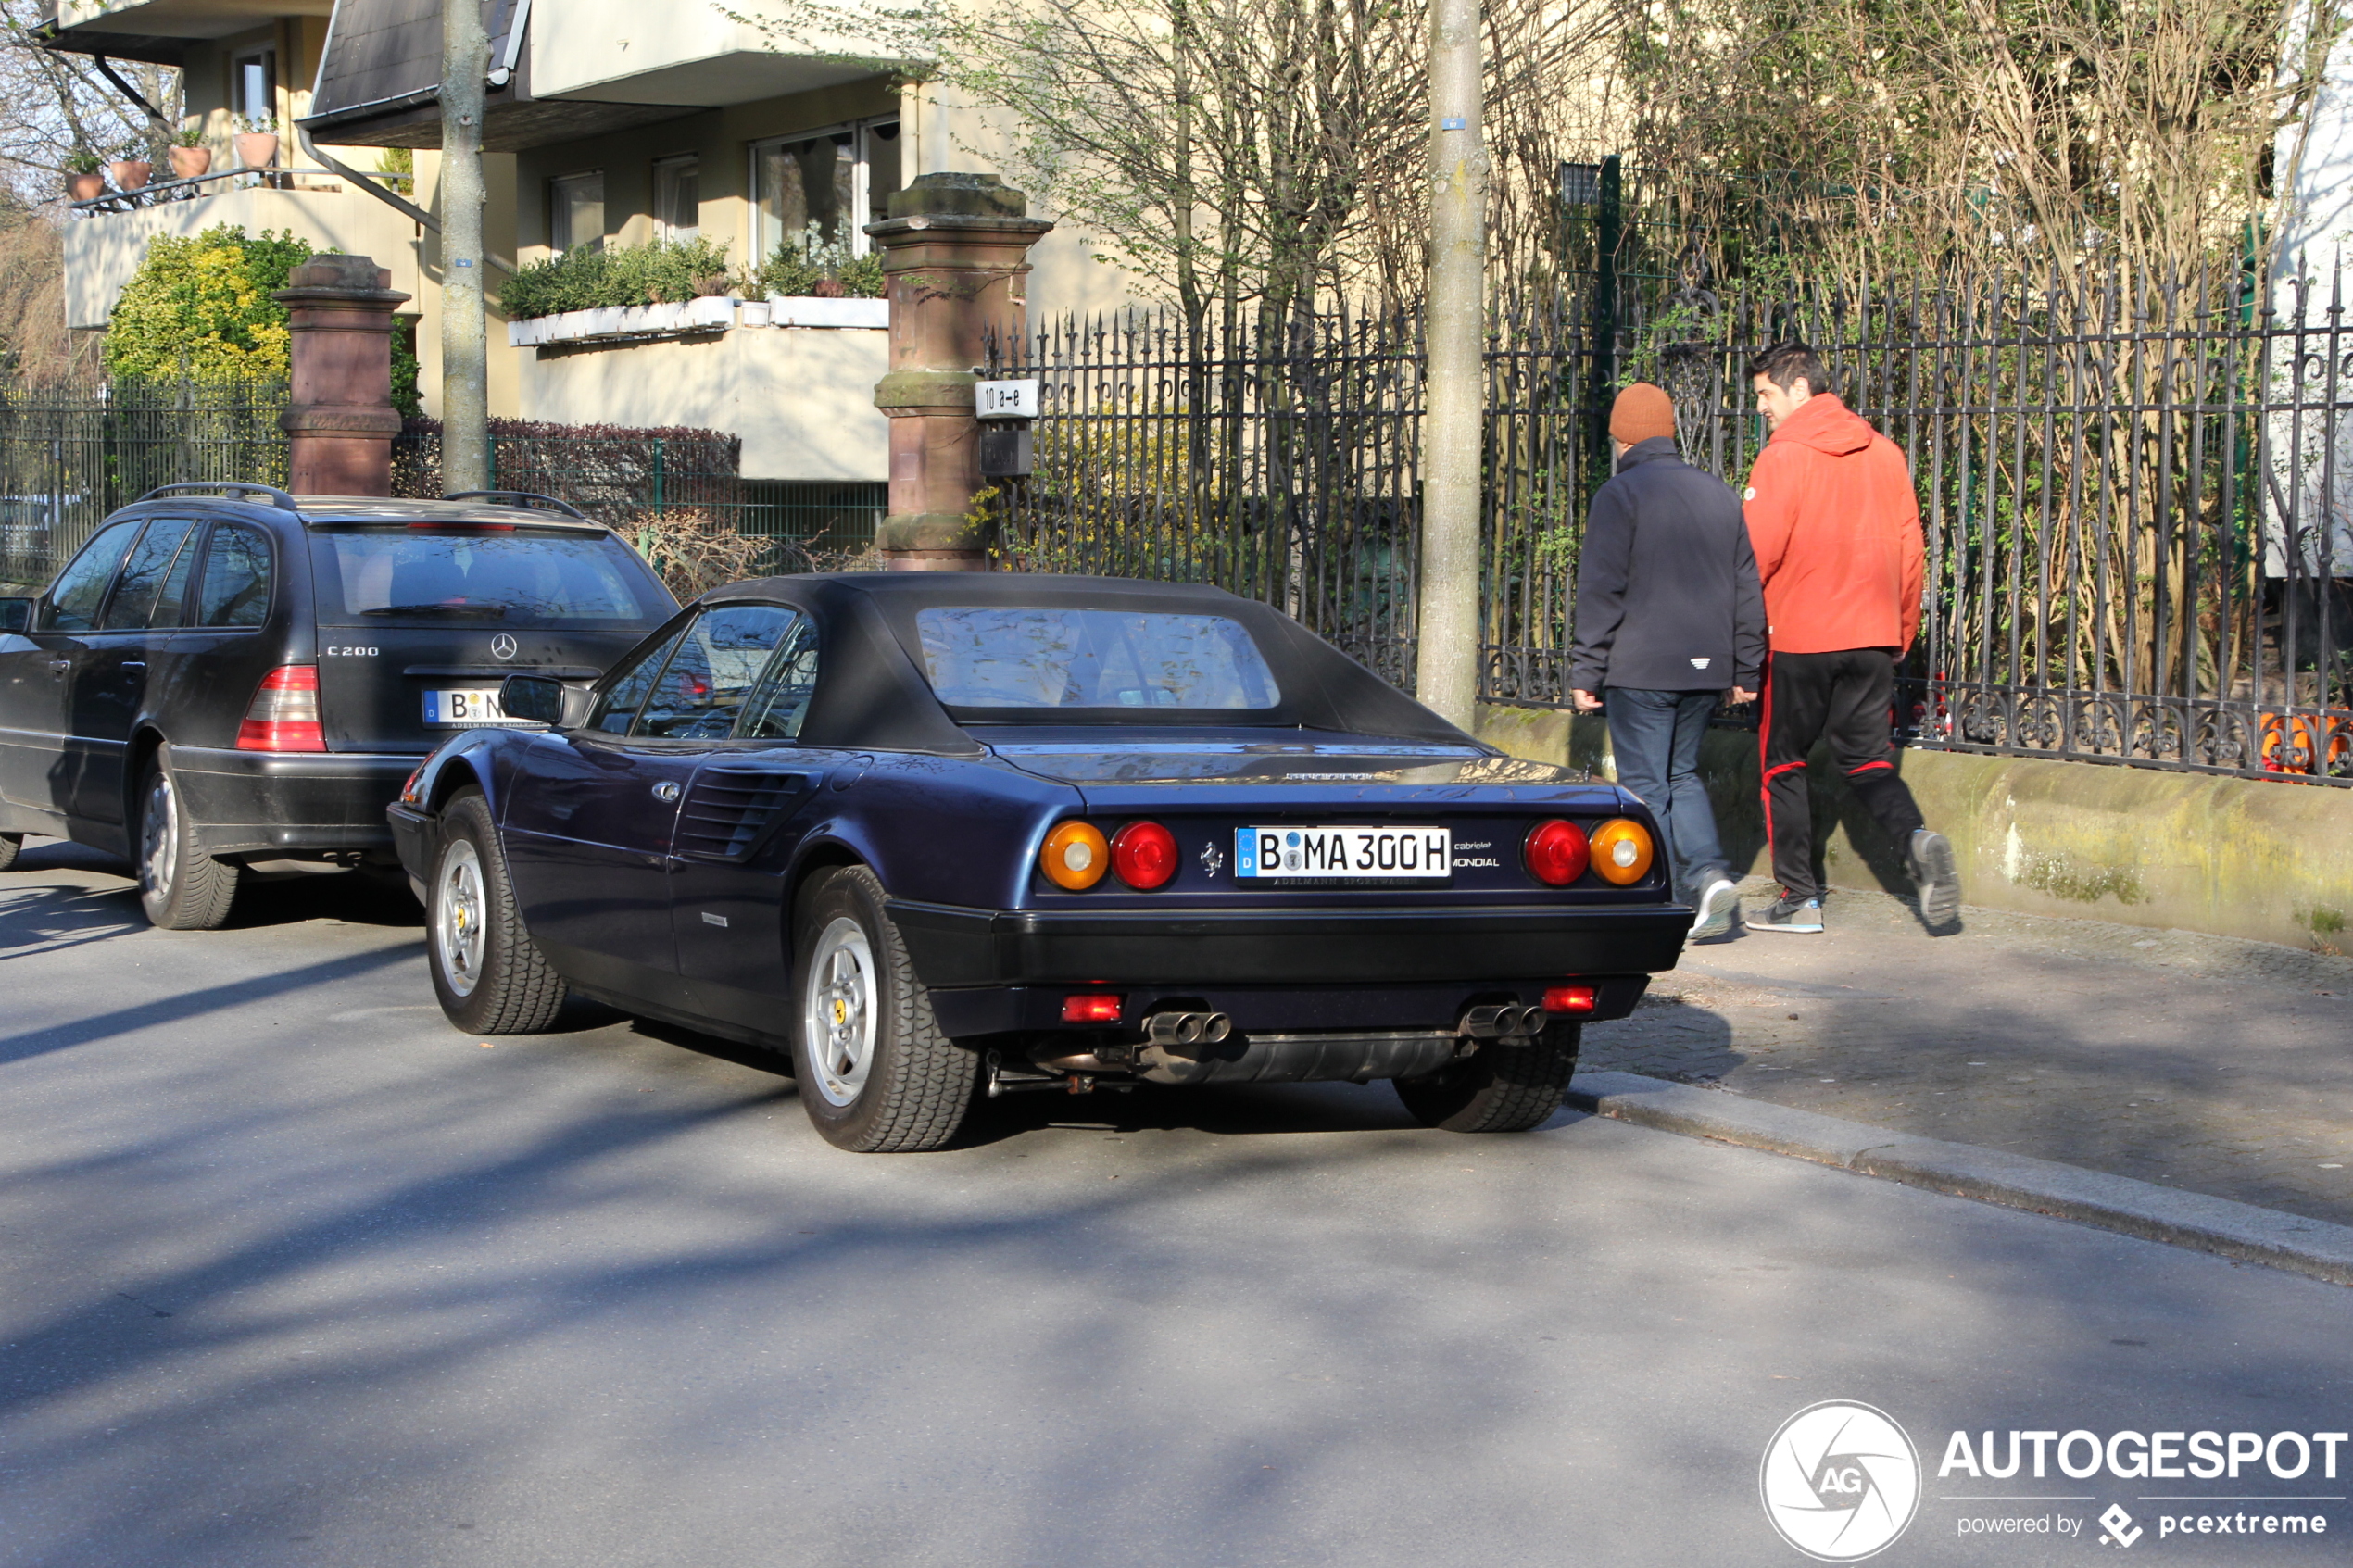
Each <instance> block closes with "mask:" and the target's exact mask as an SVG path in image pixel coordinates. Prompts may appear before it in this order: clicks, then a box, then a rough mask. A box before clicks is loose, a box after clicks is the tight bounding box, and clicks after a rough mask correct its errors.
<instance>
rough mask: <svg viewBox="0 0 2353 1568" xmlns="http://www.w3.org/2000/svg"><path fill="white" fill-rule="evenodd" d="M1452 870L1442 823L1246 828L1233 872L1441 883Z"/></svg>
mask: <svg viewBox="0 0 2353 1568" xmlns="http://www.w3.org/2000/svg"><path fill="white" fill-rule="evenodd" d="M1453 870H1454V844H1453V834H1452V833H1450V832H1449V831H1448V830H1447V829H1445V828H1352V827H1314V828H1302V827H1279V828H1259V827H1250V828H1240V829H1238V830H1237V831H1236V832H1235V834H1234V874H1235V875H1236V876H1237V877H1280V878H1282V879H1284V880H1285V881H1291V880H1294V879H1300V878H1305V879H1311V880H1315V881H1340V880H1351V881H1353V880H1356V879H1359V878H1365V877H1371V878H1376V879H1378V880H1379V881H1383V882H1388V881H1392V880H1410V881H1433V882H1442V881H1444V880H1445V879H1446V878H1448V877H1450V876H1452V875H1453Z"/></svg>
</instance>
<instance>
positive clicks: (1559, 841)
mask: <svg viewBox="0 0 2353 1568" xmlns="http://www.w3.org/2000/svg"><path fill="white" fill-rule="evenodd" d="M1520 855H1521V858H1522V859H1525V860H1527V862H1528V870H1529V874H1530V875H1532V876H1534V877H1535V878H1536V880H1537V881H1539V882H1541V883H1543V884H1545V885H1547V886H1549V887H1567V885H1568V884H1570V883H1572V882H1575V881H1576V880H1577V879H1578V878H1579V877H1580V876H1583V875H1584V874H1585V868H1586V866H1587V865H1589V864H1591V863H1592V849H1591V848H1590V847H1588V846H1587V844H1586V842H1585V830H1584V829H1583V828H1580V827H1579V826H1578V825H1577V824H1576V823H1575V822H1564V821H1562V820H1561V819H1560V818H1558V817H1554V819H1553V820H1552V821H1551V822H1538V823H1537V824H1536V825H1535V827H1533V828H1531V829H1530V830H1529V834H1528V842H1527V843H1526V844H1524V845H1522V846H1521V847H1520Z"/></svg>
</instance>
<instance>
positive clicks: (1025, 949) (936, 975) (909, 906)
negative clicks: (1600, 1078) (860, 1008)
mask: <svg viewBox="0 0 2353 1568" xmlns="http://www.w3.org/2000/svg"><path fill="white" fill-rule="evenodd" d="M890 914H891V919H892V920H893V921H894V922H896V923H897V924H898V926H899V929H900V935H902V936H903V937H904V938H905V940H906V943H907V950H908V956H909V958H910V959H912V960H913V963H914V966H915V972H916V974H917V975H919V976H920V977H921V978H922V979H923V981H924V983H925V985H929V986H932V987H934V988H938V987H942V986H1010V985H1150V986H1172V985H1198V986H1212V985H1281V986H1314V985H1415V984H1446V983H1458V982H1461V981H1463V980H1466V979H1468V978H1474V977H1491V978H1497V979H1545V978H1563V977H1567V976H1570V975H1592V974H1627V973H1635V972H1652V973H1655V972H1659V971H1662V970H1668V969H1672V968H1674V967H1675V961H1676V959H1677V957H1678V956H1679V955H1680V953H1681V951H1682V945H1683V935H1684V933H1686V932H1687V931H1689V930H1690V929H1691V923H1692V911H1691V910H1689V909H1683V908H1681V907H1680V906H1676V905H1659V906H1649V907H1641V908H1635V909H1623V908H1619V909H1525V908H1521V909H1509V908H1506V909H1188V910H1182V911H1166V912H1164V911H1162V910H1158V909H1132V910H1130V909H1119V910H1105V911H1100V912H1091V913H1062V912H1051V913H1050V912H1044V911H1039V910H1034V909H1019V910H990V909H963V908H957V907H954V906H950V905H944V904H917V903H911V902H905V901H894V902H893V903H892V904H891V906H890Z"/></svg>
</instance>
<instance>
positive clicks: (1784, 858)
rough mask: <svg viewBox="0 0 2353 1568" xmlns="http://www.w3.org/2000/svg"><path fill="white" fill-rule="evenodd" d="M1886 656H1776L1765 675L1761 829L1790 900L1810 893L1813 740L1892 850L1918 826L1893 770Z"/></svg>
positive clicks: (1853, 652) (1815, 888)
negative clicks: (1822, 745) (1825, 747)
mask: <svg viewBox="0 0 2353 1568" xmlns="http://www.w3.org/2000/svg"><path fill="white" fill-rule="evenodd" d="M1894 694H1895V656H1894V651H1893V650H1892V649H1888V648H1848V649H1845V650H1844V651H1843V652H1840V653H1777V654H1774V655H1773V656H1772V657H1771V659H1769V660H1768V664H1767V667H1766V674H1765V717H1764V727H1763V733H1762V734H1761V736H1760V741H1759V744H1760V745H1761V746H1763V748H1764V769H1765V832H1766V834H1767V836H1768V837H1769V838H1770V839H1771V841H1772V846H1773V875H1774V876H1775V877H1777V878H1779V879H1780V884H1781V885H1782V886H1783V887H1784V888H1786V889H1788V891H1789V892H1790V894H1791V895H1792V896H1793V897H1799V898H1813V897H1819V896H1820V894H1821V887H1820V884H1818V883H1817V882H1816V881H1815V878H1814V805H1813V799H1812V795H1811V792H1810V791H1809V790H1808V789H1807V788H1806V758H1807V757H1808V756H1809V755H1810V754H1811V753H1812V752H1813V749H1814V746H1815V745H1816V743H1817V742H1819V741H1823V740H1827V741H1829V742H1830V747H1831V759H1833V760H1834V761H1836V763H1837V764H1838V766H1839V768H1840V770H1841V771H1843V772H1844V773H1845V774H1846V782H1847V785H1848V787H1849V788H1851V789H1853V790H1854V792H1855V797H1856V799H1858V800H1860V801H1861V802H1862V803H1863V805H1864V808H1865V809H1867V810H1869V812H1870V814H1871V815H1872V816H1874V817H1876V818H1878V819H1879V823H1880V826H1881V827H1883V828H1885V829H1886V830H1887V832H1888V834H1889V835H1890V836H1892V837H1893V838H1894V840H1895V842H1896V844H1897V845H1898V846H1904V847H1908V846H1909V844H1910V843H1911V838H1912V834H1914V833H1915V832H1917V831H1919V828H1920V827H1921V825H1922V824H1921V822H1920V809H1919V806H1917V805H1915V804H1914V803H1913V800H1912V791H1911V789H1910V787H1909V786H1908V785H1906V784H1905V783H1904V780H1903V778H1902V777H1901V775H1899V774H1898V773H1897V772H1896V771H1895V748H1894Z"/></svg>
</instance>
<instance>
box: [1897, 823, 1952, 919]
mask: <svg viewBox="0 0 2353 1568" xmlns="http://www.w3.org/2000/svg"><path fill="white" fill-rule="evenodd" d="M1908 859H1910V860H1911V862H1912V881H1913V883H1914V884H1916V885H1917V886H1918V887H1919V893H1920V923H1921V924H1922V925H1926V926H1930V927H1935V926H1940V925H1950V924H1952V923H1953V922H1955V921H1957V920H1958V919H1960V916H1961V878H1960V874H1959V873H1958V872H1956V871H1955V870H1954V869H1953V846H1952V844H1951V842H1950V841H1949V840H1947V839H1946V838H1945V836H1944V834H1941V833H1931V832H1929V830H1928V829H1926V828H1922V829H1920V830H1919V832H1918V833H1915V834H1912V842H1911V846H1910V849H1909V853H1908Z"/></svg>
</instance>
